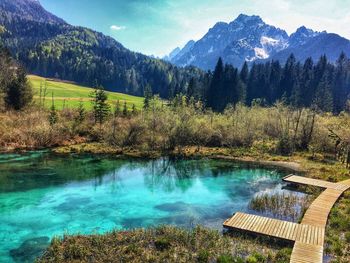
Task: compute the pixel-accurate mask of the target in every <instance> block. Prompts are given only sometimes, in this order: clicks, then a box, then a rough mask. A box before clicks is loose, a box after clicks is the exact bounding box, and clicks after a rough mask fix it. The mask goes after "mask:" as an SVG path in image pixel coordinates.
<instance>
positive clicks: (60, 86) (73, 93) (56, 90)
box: [28, 75, 143, 109]
mask: <svg viewBox="0 0 350 263" xmlns="http://www.w3.org/2000/svg"><path fill="white" fill-rule="evenodd" d="M28 79H29V81H30V83H31V84H32V86H33V90H34V98H35V100H36V101H39V98H40V84H42V85H43V86H44V83H45V82H46V87H47V88H46V98H45V105H46V106H47V107H50V106H51V103H52V99H51V98H52V94H53V96H54V101H55V106H56V107H57V109H62V108H63V105H65V107H66V108H75V107H77V106H78V105H79V103H80V101H82V102H83V103H84V106H85V107H86V108H87V109H91V107H92V105H91V98H90V97H89V95H90V93H91V92H92V91H93V89H92V88H89V87H83V86H79V85H77V84H74V83H68V82H63V81H57V80H51V79H45V78H42V77H39V76H34V75H30V76H28ZM107 93H108V101H109V103H110V104H111V105H115V103H116V102H117V100H119V101H120V105H121V107H123V105H124V101H126V103H127V105H128V108H129V109H131V107H132V105H133V104H135V106H136V108H137V109H141V108H142V106H143V98H142V97H136V96H131V95H126V94H122V93H116V92H107Z"/></svg>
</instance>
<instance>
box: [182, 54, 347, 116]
mask: <svg viewBox="0 0 350 263" xmlns="http://www.w3.org/2000/svg"><path fill="white" fill-rule="evenodd" d="M186 93H187V96H188V97H191V96H195V97H196V98H197V99H201V100H203V101H204V102H205V104H206V106H207V107H210V108H212V109H213V110H214V111H218V112H222V111H223V110H224V109H225V108H226V107H227V106H228V105H229V104H231V105H236V104H237V103H239V102H241V103H244V104H246V105H247V106H251V105H253V104H256V103H258V104H260V105H262V106H270V105H273V104H275V103H276V102H277V101H281V102H283V103H285V104H287V105H290V106H293V107H295V108H313V109H315V110H319V111H325V112H333V113H335V114H338V113H340V112H341V111H344V110H346V108H347V106H348V105H347V103H348V100H349V98H350V97H349V95H350V60H349V58H347V57H346V55H345V54H344V53H342V54H340V56H339V58H338V60H337V61H336V63H335V64H332V63H330V62H329V61H328V60H327V57H326V56H325V55H324V56H322V57H321V58H320V59H319V60H318V61H317V62H314V61H313V60H312V58H308V59H307V60H306V61H305V62H304V63H302V62H298V61H296V59H295V57H294V55H293V54H291V55H290V56H289V58H288V60H287V61H286V64H285V65H284V66H283V65H281V64H280V62H279V61H268V62H266V63H259V64H258V63H254V64H253V65H252V66H251V67H250V68H249V67H248V63H247V62H246V63H244V65H243V67H242V68H241V69H240V70H239V69H237V68H234V67H233V66H231V65H227V64H226V65H224V63H223V61H222V59H221V58H219V60H218V62H217V65H216V67H215V70H214V72H208V73H206V76H204V77H203V78H202V80H201V81H198V80H195V79H192V80H191V81H190V83H189V85H188V87H187V90H186Z"/></svg>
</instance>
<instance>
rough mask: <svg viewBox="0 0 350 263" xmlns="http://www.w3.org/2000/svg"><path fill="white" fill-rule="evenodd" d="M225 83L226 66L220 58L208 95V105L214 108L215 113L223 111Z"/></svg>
mask: <svg viewBox="0 0 350 263" xmlns="http://www.w3.org/2000/svg"><path fill="white" fill-rule="evenodd" d="M223 82H224V64H223V62H222V59H221V58H219V60H218V62H217V64H216V67H215V71H214V74H213V78H212V80H211V83H210V87H209V90H208V94H207V104H208V107H210V108H212V109H213V110H214V111H220V110H222V108H221V105H222V99H223V98H222V96H221V95H222V89H223V84H224V83H223Z"/></svg>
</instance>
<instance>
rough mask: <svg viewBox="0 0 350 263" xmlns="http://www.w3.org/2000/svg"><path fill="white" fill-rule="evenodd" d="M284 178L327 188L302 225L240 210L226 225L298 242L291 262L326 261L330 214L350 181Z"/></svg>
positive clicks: (310, 262)
mask: <svg viewBox="0 0 350 263" xmlns="http://www.w3.org/2000/svg"><path fill="white" fill-rule="evenodd" d="M283 180H284V181H286V182H290V183H298V184H305V185H312V186H318V187H322V188H326V190H325V191H323V192H322V194H321V195H319V196H318V197H317V198H316V199H315V200H314V201H313V202H312V204H311V205H310V207H309V208H308V210H307V211H306V213H305V215H304V217H303V219H302V221H301V223H300V224H297V223H292V222H287V221H282V220H277V219H271V218H267V217H262V216H256V215H249V214H244V213H239V212H238V213H235V214H234V215H233V217H231V218H229V219H227V220H226V221H225V222H224V227H226V228H233V229H239V230H245V231H248V232H252V233H257V234H264V235H268V236H271V237H276V238H281V239H285V240H291V241H295V243H294V247H293V252H292V255H291V260H290V262H292V263H322V259H323V245H324V238H325V229H326V225H327V220H328V216H329V213H330V211H331V209H332V207H333V206H334V204H335V202H336V201H337V200H338V199H339V197H340V196H341V195H342V194H343V193H344V191H346V190H347V189H349V188H350V180H346V181H343V182H340V183H332V182H326V181H322V180H316V179H311V178H306V177H301V176H295V175H290V176H287V177H285V178H284V179H283Z"/></svg>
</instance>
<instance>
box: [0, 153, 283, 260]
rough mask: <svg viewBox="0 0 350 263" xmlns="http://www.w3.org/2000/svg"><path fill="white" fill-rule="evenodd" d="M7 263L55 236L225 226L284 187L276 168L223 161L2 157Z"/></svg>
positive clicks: (1, 237)
mask: <svg viewBox="0 0 350 263" xmlns="http://www.w3.org/2000/svg"><path fill="white" fill-rule="evenodd" d="M0 171H1V172H0V262H24V261H25V260H28V262H30V261H32V260H33V258H34V257H35V256H36V255H38V254H39V253H40V252H41V251H42V250H43V249H44V248H45V247H47V245H48V244H49V241H50V239H51V238H52V237H53V236H59V235H62V234H64V233H84V234H85V233H86V234H87V233H103V232H106V231H109V230H112V229H132V228H139V227H150V226H157V225H161V224H173V225H177V226H180V227H186V228H189V227H193V226H195V225H196V224H202V225H204V226H207V227H210V228H214V229H218V230H220V231H221V230H222V223H223V221H224V220H225V219H227V218H228V217H230V216H231V215H232V214H233V213H234V212H237V211H248V203H249V201H250V200H251V198H252V197H253V196H254V195H255V194H259V193H262V192H275V191H287V190H283V189H282V187H283V183H282V180H281V178H282V177H283V176H285V175H286V174H285V173H284V172H282V171H279V170H277V169H265V168H259V167H253V166H247V165H245V164H241V163H235V162H230V161H224V160H222V161H221V160H207V159H202V160H178V161H172V160H169V159H167V158H164V159H158V160H152V161H150V160H147V161H146V160H121V159H113V158H109V157H105V156H104V157H102V156H100V157H96V156H95V157H94V156H89V155H64V156H63V155H54V154H52V153H49V152H30V153H26V154H4V155H0Z"/></svg>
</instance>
